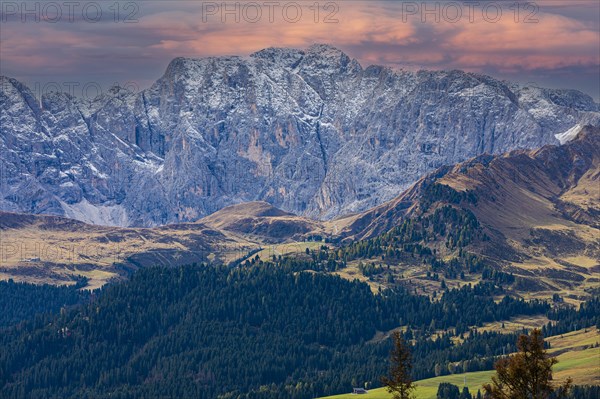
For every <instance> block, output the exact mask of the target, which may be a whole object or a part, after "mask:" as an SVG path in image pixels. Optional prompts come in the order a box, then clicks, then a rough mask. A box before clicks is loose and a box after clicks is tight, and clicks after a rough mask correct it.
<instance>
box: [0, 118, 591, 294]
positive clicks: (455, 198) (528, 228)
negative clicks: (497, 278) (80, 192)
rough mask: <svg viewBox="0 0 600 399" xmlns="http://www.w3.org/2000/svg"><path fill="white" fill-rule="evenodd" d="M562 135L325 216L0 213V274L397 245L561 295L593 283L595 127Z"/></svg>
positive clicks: (80, 272)
mask: <svg viewBox="0 0 600 399" xmlns="http://www.w3.org/2000/svg"><path fill="white" fill-rule="evenodd" d="M564 140H565V141H564V144H562V145H547V146H544V147H542V148H540V149H536V150H515V151H511V152H508V153H504V154H500V155H481V156H477V157H474V158H472V159H469V160H467V161H465V162H462V163H458V164H456V165H453V166H444V167H440V168H438V169H437V170H435V171H434V172H432V173H429V174H427V175H426V176H424V177H422V178H421V179H419V180H418V181H417V182H416V183H414V184H413V185H412V186H411V187H410V188H409V189H408V190H406V191H405V192H403V193H401V194H400V195H399V196H397V197H396V198H394V199H392V200H390V201H388V202H385V203H384V204H382V205H379V206H376V207H374V208H372V209H369V210H367V211H365V212H362V213H356V214H350V215H346V216H343V217H339V218H335V219H332V220H328V221H317V220H313V219H310V218H307V217H303V216H297V215H294V214H292V213H290V212H286V211H282V210H280V209H277V208H275V207H274V206H272V205H270V204H268V203H266V202H248V203H244V204H237V205H233V206H228V207H225V208H223V209H221V210H219V211H217V212H215V213H213V214H211V215H209V216H207V217H204V218H201V219H199V220H196V221H194V222H190V223H178V224H171V225H166V226H160V227H155V228H119V227H107V226H97V225H90V224H85V223H83V222H80V221H76V220H72V219H66V218H63V217H56V216H42V215H24V214H17V213H7V212H4V213H0V238H1V239H2V240H3V245H2V248H3V254H2V259H3V268H2V269H0V275H2V276H3V277H5V278H8V277H10V278H15V279H17V280H20V281H30V282H32V281H33V282H48V281H51V282H55V283H64V282H67V281H70V280H73V278H74V277H75V276H85V277H87V278H88V279H89V280H90V282H89V284H90V286H92V287H97V286H101V285H103V284H104V283H105V282H106V281H108V280H110V279H114V278H119V277H120V276H124V275H126V274H127V273H128V272H129V271H131V270H135V269H137V268H139V267H142V266H146V265H153V264H158V265H177V264H189V263H192V262H216V263H226V264H227V263H231V262H240V261H244V260H245V259H249V258H250V256H254V255H255V254H258V255H259V256H261V257H262V259H267V258H270V257H271V256H273V255H285V254H288V253H296V254H303V253H304V250H305V249H306V248H308V247H311V248H319V247H321V246H323V245H325V246H328V247H330V248H341V249H343V250H346V251H347V250H348V248H350V249H352V248H353V246H355V247H357V248H362V249H364V248H368V247H369V246H371V245H378V246H380V247H383V248H386V247H392V246H395V247H402V245H404V248H407V247H406V245H407V244H408V245H409V246H411V248H412V247H415V246H418V248H421V250H420V252H422V253H427V252H428V253H429V254H431V253H433V254H435V257H436V258H437V259H440V260H441V261H451V260H452V259H455V258H456V259H464V257H465V254H467V253H469V254H472V255H473V256H476V257H478V258H480V259H484V260H485V264H486V265H487V267H489V268H492V269H493V270H496V271H500V272H502V273H505V274H507V275H508V274H510V275H512V276H513V277H516V278H517V279H518V281H517V284H515V285H514V286H515V289H517V290H518V291H519V292H521V293H522V292H527V295H538V294H539V295H540V296H542V297H548V296H551V295H552V294H553V293H557V292H562V293H563V294H564V295H565V296H567V297H568V296H569V295H571V296H572V298H571V299H573V300H576V301H577V300H581V299H583V298H585V296H586V295H587V294H590V293H592V292H593V291H594V290H597V287H598V283H599V282H600V280H598V278H597V277H596V276H597V273H598V271H600V238H599V237H600V224H599V223H598V220H599V219H600V218H599V215H600V129H599V128H596V127H592V126H585V127H583V128H581V129H579V130H578V131H576V132H575V133H574V134H571V135H570V136H569V137H566V138H564ZM432 228H433V230H432ZM406 231H412V232H413V233H410V234H409V236H411V237H409V239H408V241H404V244H402V243H403V242H402V241H399V240H400V239H399V238H397V237H401V236H407V234H406ZM398 243H399V244H398ZM347 253H351V252H347ZM345 256H346V255H344V256H343V257H345ZM360 259H361V262H362V261H366V262H381V259H383V257H382V258H381V259H378V255H376V254H375V252H372V254H370V255H369V251H367V252H366V254H362V255H361V256H360ZM397 259H398V261H392V262H391V265H392V266H393V267H398V268H399V270H403V271H404V272H403V273H407V272H406V270H409V269H411V268H414V270H416V273H414V274H413V275H412V276H411V279H414V280H411V281H412V282H413V285H414V283H415V282H416V281H420V280H421V279H422V280H423V281H425V280H427V278H426V277H425V267H424V265H423V262H421V260H420V258H418V257H417V258H415V257H414V256H413V255H411V256H410V257H404V258H402V257H400V258H397ZM352 262H354V263H356V264H358V260H356V261H351V260H350V258H348V266H347V267H346V269H348V270H349V269H351V267H350V266H352ZM387 263H388V264H390V261H389V259H388V261H387ZM356 264H355V265H354V266H357V265H356ZM446 269H451V267H450V266H448V267H446ZM476 272H477V273H481V270H477V271H476ZM349 276H350V277H353V276H352V275H349ZM586 293H587V294H586Z"/></svg>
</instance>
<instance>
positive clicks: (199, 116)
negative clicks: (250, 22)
mask: <svg viewBox="0 0 600 399" xmlns="http://www.w3.org/2000/svg"><path fill="white" fill-rule="evenodd" d="M0 79H1V81H0V84H1V88H0V112H1V115H0V130H1V134H0V149H1V152H2V155H1V156H0V162H1V163H0V170H1V172H0V173H1V176H0V194H1V196H0V209H2V210H8V211H17V212H25V213H49V214H56V215H65V216H68V217H72V218H76V219H79V220H83V221H86V222H92V223H97V224H109V225H120V226H153V225H158V224H164V223H170V222H178V221H190V220H196V219H199V218H201V217H202V216H205V215H207V214H210V213H212V212H215V211H217V210H219V209H221V208H223V207H224V206H227V205H230V204H234V203H239V202H247V201H255V200H262V201H267V202H269V203H271V204H273V205H274V206H277V207H279V208H281V209H284V210H286V211H290V212H294V213H296V214H302V215H305V216H310V217H316V218H331V217H334V216H337V215H341V214H344V213H348V212H357V211H362V210H365V209H367V208H369V207H372V206H375V205H378V204H381V203H383V202H384V201H386V200H389V199H391V198H393V197H395V196H396V195H398V194H399V193H400V192H401V191H402V190H403V189H405V188H406V187H408V185H410V184H411V183H413V182H414V181H416V180H417V179H418V178H419V177H421V176H423V175H424V174H426V173H427V172H430V171H431V170H433V169H435V168H437V167H439V166H441V165H446V164H454V163H457V162H460V161H463V160H465V159H468V158H471V157H473V156H476V155H479V154H482V153H485V152H489V153H501V152H505V151H508V150H512V149H517V148H536V147H541V146H542V145H544V144H548V143H558V140H557V138H556V137H555V135H556V134H561V133H564V132H566V131H568V130H569V129H571V128H572V127H573V126H575V125H577V124H579V125H585V124H592V125H599V124H600V108H599V105H598V104H596V103H594V101H593V100H592V99H591V98H590V97H589V96H587V95H585V94H583V93H580V92H577V91H572V90H548V89H539V88H520V87H518V86H517V85H514V84H510V83H506V82H501V81H498V80H495V79H493V78H490V77H487V76H481V75H476V74H470V73H465V72H461V71H441V72H432V71H419V72H409V71H403V70H399V71H398V70H392V69H389V68H384V67H380V66H370V67H368V68H363V67H361V65H360V64H359V63H358V62H357V61H356V60H353V59H351V58H350V57H348V56H347V55H346V54H344V53H342V52H341V51H339V50H337V49H335V48H333V47H330V46H325V45H315V46H312V47H310V48H308V49H306V50H294V49H266V50H262V51H259V52H257V53H255V54H252V55H251V56H250V57H219V58H204V59H197V60H196V59H184V58H177V59H175V60H173V61H172V62H171V63H170V65H169V67H168V68H167V71H166V72H165V74H164V76H163V77H161V78H160V79H159V80H158V81H157V82H156V83H155V84H154V85H153V86H152V87H151V88H149V89H147V90H144V91H142V92H140V93H129V92H127V91H125V90H123V89H118V88H115V89H114V90H112V91H110V92H109V93H107V94H105V95H103V96H101V97H99V98H96V99H95V100H93V101H83V100H79V99H75V98H71V97H69V96H68V95H66V94H56V93H52V94H50V95H45V96H43V98H42V99H41V101H37V100H36V99H35V98H34V96H33V94H32V93H31V91H30V90H29V89H28V88H26V87H25V86H24V85H22V84H21V83H19V82H18V81H16V80H14V79H10V78H6V77H2V78H0Z"/></svg>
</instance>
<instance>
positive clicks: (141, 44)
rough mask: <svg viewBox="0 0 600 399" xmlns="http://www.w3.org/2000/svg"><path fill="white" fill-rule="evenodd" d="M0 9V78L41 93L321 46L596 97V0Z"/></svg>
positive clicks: (599, 49)
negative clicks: (184, 60) (181, 65)
mask: <svg viewBox="0 0 600 399" xmlns="http://www.w3.org/2000/svg"><path fill="white" fill-rule="evenodd" d="M0 13H1V15H0V18H1V20H0V73H1V74H2V75H7V76H11V77H15V78H17V79H19V80H21V81H23V82H25V83H27V84H28V85H29V86H30V87H31V88H32V89H33V90H34V91H35V92H36V93H38V94H39V93H40V92H43V91H45V90H49V89H50V88H52V87H55V86H56V85H58V86H60V87H62V88H63V89H65V91H72V92H73V93H74V94H75V95H91V94H90V93H94V92H95V90H96V87H97V86H95V84H96V83H97V84H98V85H99V86H100V87H101V88H103V89H105V88H107V87H109V86H110V85H112V84H113V83H117V84H120V85H128V86H130V87H132V88H136V87H139V88H144V87H148V86H149V85H151V84H152V82H153V81H155V80H156V79H157V78H158V77H160V76H161V75H162V74H163V72H164V70H165V68H166V66H167V65H168V63H169V61H170V60H171V59H173V58H174V57H178V56H185V57H204V56H218V55H231V54H235V55H249V54H251V53H253V52H255V51H257V50H260V49H262V48H266V47H296V48H305V47H307V46H309V45H310V44H312V43H329V44H332V45H334V46H336V47H338V48H340V49H341V50H343V51H345V52H346V53H347V54H348V55H349V56H351V57H353V58H356V59H358V60H359V61H360V62H361V64H362V65H363V66H367V65H370V64H385V65H389V66H392V67H397V68H407V69H463V70H467V71H473V72H480V73H485V74H489V75H492V76H495V77H498V78H502V79H508V80H514V81H518V82H521V83H523V84H530V85H538V86H546V87H558V88H576V89H579V90H582V91H584V92H586V93H588V94H590V95H591V96H593V97H594V98H595V99H596V101H598V100H599V99H600V77H599V76H600V2H599V1H598V0H538V1H536V2H524V1H515V0H511V1H486V0H479V1H438V2H433V1H428V2H422V1H419V2H409V1H373V0H372V1H348V0H340V1H319V0H310V1H299V0H297V1H286V0H273V1H271V0H265V1H262V0H257V1H253V2H246V1H239V2H227V3H226V4H225V3H224V2H222V1H219V2H203V1H194V0H188V1H164V0H163V1H145V0H143V1H120V2H115V1H114V0H109V1H95V2H92V1H71V2H68V1H63V0H59V1H56V2H54V1H43V2H25V3H24V2H22V0H19V1H15V2H11V1H3V2H2V3H1V9H0ZM84 88H85V89H86V90H87V94H86V93H85V92H84V91H83V89H84Z"/></svg>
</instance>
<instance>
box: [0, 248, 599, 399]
mask: <svg viewBox="0 0 600 399" xmlns="http://www.w3.org/2000/svg"><path fill="white" fill-rule="evenodd" d="M311 264H312V263H311V262H308V261H306V262H303V261H300V260H294V262H293V270H291V269H290V267H291V266H290V265H291V263H290V261H289V260H287V259H286V258H284V259H283V260H281V261H277V262H274V263H273V262H262V261H258V262H255V265H251V266H250V265H249V266H239V267H217V266H212V265H211V266H206V265H190V266H184V267H177V268H163V267H152V268H146V269H142V270H140V271H138V272H136V273H135V274H134V275H133V276H132V277H131V279H129V280H127V281H125V282H121V283H115V284H112V285H109V286H107V287H105V288H104V289H103V290H101V291H95V292H93V293H92V294H88V295H81V294H77V293H78V292H79V291H77V288H76V287H71V288H70V289H69V288H62V289H61V291H56V292H61V293H62V294H61V295H63V296H62V297H61V296H60V295H59V296H57V297H56V298H57V299H56V301H55V302H54V303H55V305H52V303H48V307H47V308H45V307H41V308H39V309H40V311H41V312H42V313H45V316H39V315H38V316H36V317H33V316H32V315H31V314H27V313H24V312H23V311H21V310H19V307H20V306H21V305H19V304H18V301H14V302H8V303H6V306H5V313H6V314H7V315H11V316H10V317H9V318H5V320H4V321H3V322H4V326H5V327H3V328H2V334H1V336H0V340H1V342H0V345H1V346H2V348H3V351H2V352H1V353H0V397H3V398H21V397H25V396H29V397H40V398H109V397H110V398H149V397H151V398H161V397H179V398H181V397H194V398H282V397H289V398H313V397H316V396H321V395H325V394H334V393H341V392H348V391H349V390H351V388H352V387H353V386H358V385H360V386H363V385H364V384H365V383H366V384H367V386H370V387H375V386H378V384H379V378H380V376H382V375H383V374H385V372H386V370H387V358H388V354H389V351H390V347H391V344H390V342H389V341H390V340H388V339H382V340H376V339H373V338H374V337H375V336H376V332H377V331H390V330H392V329H394V328H397V327H398V326H407V328H406V329H405V330H404V331H403V335H404V338H405V339H406V340H407V341H409V342H411V343H412V344H413V345H414V346H413V358H414V369H413V375H414V378H415V379H421V378H427V377H433V376H435V375H442V374H447V373H449V367H448V366H449V364H450V363H452V367H451V368H452V369H453V370H452V371H453V372H461V371H476V370H489V369H492V368H493V363H494V361H495V359H496V358H497V356H499V355H501V354H502V353H503V352H504V353H510V352H511V351H514V350H515V343H516V334H504V335H503V334H498V333H492V332H478V331H477V329H476V328H472V327H473V326H475V327H476V326H478V325H481V324H482V323H485V322H490V321H496V320H505V319H507V318H509V317H512V316H517V315H533V314H547V315H548V317H549V318H551V319H553V320H558V319H560V320H561V321H559V322H558V323H556V324H554V326H552V327H550V326H548V328H552V329H553V331H570V330H572V329H574V328H575V324H577V327H578V328H581V327H584V326H585V325H596V324H598V314H600V311H599V310H600V302H599V301H598V300H593V301H590V302H588V303H587V304H585V305H584V306H582V308H581V309H580V310H578V311H576V310H567V309H565V310H562V311H560V312H557V311H555V310H553V309H551V308H550V306H549V305H548V304H546V303H543V302H537V301H533V302H526V301H523V300H517V299H513V298H510V297H508V296H506V297H504V299H502V300H501V301H499V302H496V301H494V297H496V298H497V297H498V296H499V295H501V292H500V290H501V289H500V288H499V287H498V286H495V285H493V284H492V283H490V282H483V283H479V284H477V285H475V286H468V285H466V286H463V287H462V288H461V289H451V290H446V292H445V293H444V294H443V295H442V296H441V298H439V300H437V301H433V302H432V301H430V300H429V298H427V297H424V296H416V295H413V294H412V293H409V292H408V291H406V290H404V289H402V288H396V289H394V290H386V291H383V292H380V293H377V294H375V293H373V292H372V291H371V290H370V288H369V287H368V285H366V284H364V283H361V282H358V281H357V280H355V281H347V280H344V279H341V278H339V277H337V276H331V275H327V274H322V273H318V272H315V271H313V270H310V266H311ZM302 266H304V269H303V267H302ZM1 287H2V290H3V291H0V292H8V291H11V290H12V291H23V292H28V294H22V295H29V296H30V297H32V298H33V297H40V295H44V292H46V291H47V290H49V288H48V287H45V286H34V285H22V284H16V283H4V284H3V285H2V286H1ZM27 290H29V291H27ZM6 296H8V295H6ZM57 301H60V302H64V303H63V304H60V305H56V303H58V302H57ZM77 303H81V304H80V305H77ZM65 305H66V306H65ZM13 308H14V309H13ZM50 313H54V315H50ZM559 313H560V314H559ZM9 324H10V325H9ZM436 331H437V334H438V335H439V338H438V339H435V340H432V339H431V336H432V334H433V333H434V332H436ZM458 334H461V335H462V336H463V340H464V341H463V343H462V344H454V343H453V341H452V340H451V339H450V337H451V335H458Z"/></svg>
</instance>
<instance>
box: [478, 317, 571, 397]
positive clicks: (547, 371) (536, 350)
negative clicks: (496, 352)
mask: <svg viewBox="0 0 600 399" xmlns="http://www.w3.org/2000/svg"><path fill="white" fill-rule="evenodd" d="M517 347H518V349H519V351H518V352H517V353H516V354H515V355H512V356H510V357H507V358H503V359H500V360H498V362H496V365H495V368H496V375H495V376H493V377H492V383H491V384H486V385H484V387H483V389H484V391H485V397H486V398H490V399H547V398H550V397H552V398H563V397H565V396H566V395H567V393H568V391H569V389H570V388H571V379H570V378H568V379H567V380H566V381H565V382H564V383H563V384H562V385H560V386H558V387H555V386H554V385H553V384H552V366H554V365H555V364H556V363H558V360H556V358H554V357H550V356H549V355H548V354H547V353H546V351H545V350H544V338H543V337H542V333H541V332H540V330H538V329H535V330H533V331H532V333H531V335H530V336H527V335H521V336H520V337H519V340H518V342H517Z"/></svg>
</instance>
